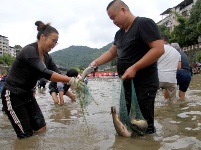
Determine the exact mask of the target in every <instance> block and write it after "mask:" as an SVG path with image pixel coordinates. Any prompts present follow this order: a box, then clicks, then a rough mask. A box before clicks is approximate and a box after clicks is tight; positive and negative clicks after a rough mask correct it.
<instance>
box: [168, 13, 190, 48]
mask: <svg viewBox="0 0 201 150" xmlns="http://www.w3.org/2000/svg"><path fill="white" fill-rule="evenodd" d="M176 16H177V21H178V23H179V25H177V26H176V27H175V28H174V30H173V32H172V37H171V39H170V43H173V42H177V43H179V45H180V46H182V47H183V46H187V45H188V43H187V41H186V27H187V22H188V19H187V18H185V17H183V16H180V15H178V14H177V15H176Z"/></svg>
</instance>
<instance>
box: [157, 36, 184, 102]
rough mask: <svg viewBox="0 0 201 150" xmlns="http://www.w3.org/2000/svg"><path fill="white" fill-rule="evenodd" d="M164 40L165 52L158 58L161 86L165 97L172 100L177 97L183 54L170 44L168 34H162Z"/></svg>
mask: <svg viewBox="0 0 201 150" xmlns="http://www.w3.org/2000/svg"><path fill="white" fill-rule="evenodd" d="M161 38H162V39H163V41H164V49H165V53H164V54H163V55H162V56H161V57H160V58H159V59H158V61H157V63H158V77H159V88H162V89H164V98H165V99H169V100H171V101H173V100H175V99H176V87H177V79H176V72H177V69H180V68H181V55H180V54H179V52H178V51H177V50H176V49H175V48H173V47H172V46H170V44H169V39H168V37H167V36H166V35H161Z"/></svg>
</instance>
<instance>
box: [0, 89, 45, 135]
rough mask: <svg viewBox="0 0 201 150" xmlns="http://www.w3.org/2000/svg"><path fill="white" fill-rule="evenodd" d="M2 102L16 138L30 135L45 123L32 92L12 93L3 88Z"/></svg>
mask: <svg viewBox="0 0 201 150" xmlns="http://www.w3.org/2000/svg"><path fill="white" fill-rule="evenodd" d="M2 103H3V106H4V108H5V113H6V115H7V116H8V119H9V121H10V122H11V124H12V126H13V128H14V130H15V132H16V134H17V137H18V138H26V137H30V136H32V135H33V131H37V130H39V129H41V128H42V127H44V126H45V125H46V123H45V119H44V116H43V114H42V112H41V110H40V107H39V105H38V103H37V101H36V99H35V97H34V96H33V93H30V94H14V93H11V92H10V91H9V90H7V89H5V88H4V89H3V93H2Z"/></svg>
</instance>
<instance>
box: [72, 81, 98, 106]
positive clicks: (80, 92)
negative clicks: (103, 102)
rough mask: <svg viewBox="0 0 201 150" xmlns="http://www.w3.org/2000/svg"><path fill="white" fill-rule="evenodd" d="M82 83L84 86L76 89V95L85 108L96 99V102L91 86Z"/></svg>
mask: <svg viewBox="0 0 201 150" xmlns="http://www.w3.org/2000/svg"><path fill="white" fill-rule="evenodd" d="M79 82H83V81H79ZM82 85H83V88H76V89H75V95H76V100H77V101H79V103H80V106H81V108H82V109H85V108H86V107H87V106H88V105H89V104H90V103H91V102H92V101H94V102H95V103H96V101H95V100H94V98H93V96H92V94H91V92H90V89H89V87H88V86H87V85H86V84H85V83H84V82H83V84H82ZM96 104H97V103H96Z"/></svg>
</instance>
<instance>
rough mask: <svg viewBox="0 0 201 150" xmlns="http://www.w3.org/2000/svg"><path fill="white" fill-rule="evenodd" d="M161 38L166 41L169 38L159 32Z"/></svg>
mask: <svg viewBox="0 0 201 150" xmlns="http://www.w3.org/2000/svg"><path fill="white" fill-rule="evenodd" d="M161 39H163V40H164V41H166V42H167V43H169V38H168V36H167V35H165V34H161Z"/></svg>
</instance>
